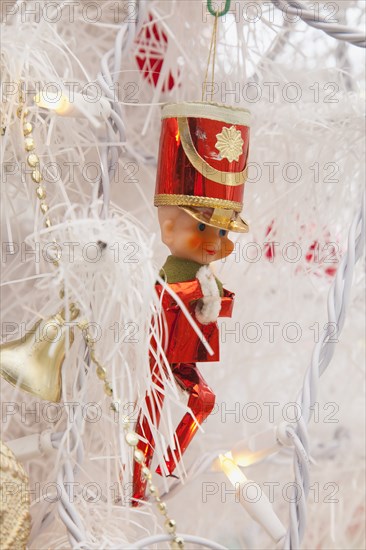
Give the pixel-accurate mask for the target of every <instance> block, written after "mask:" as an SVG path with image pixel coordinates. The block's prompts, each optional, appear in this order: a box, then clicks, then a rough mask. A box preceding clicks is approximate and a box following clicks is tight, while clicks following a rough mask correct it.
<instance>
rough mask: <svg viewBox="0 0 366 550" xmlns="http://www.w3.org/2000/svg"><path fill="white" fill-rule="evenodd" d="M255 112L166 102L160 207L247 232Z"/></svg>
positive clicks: (157, 191) (157, 200)
mask: <svg viewBox="0 0 366 550" xmlns="http://www.w3.org/2000/svg"><path fill="white" fill-rule="evenodd" d="M249 124H250V112H249V111H248V110H246V109H239V108H235V107H231V106H226V105H220V104H217V103H205V102H189V103H171V104H167V105H164V106H163V109H162V127H161V136H160V145H159V160H158V169H157V175H156V189H155V197H154V204H155V206H166V205H175V206H179V207H180V208H182V209H184V210H185V211H186V212H188V213H189V214H190V215H191V216H193V217H194V218H196V219H197V220H199V221H202V222H204V223H206V224H208V225H212V226H214V227H218V228H220V229H226V230H228V231H236V232H239V233H246V232H247V231H248V229H249V228H248V224H247V223H246V222H245V221H244V220H243V219H242V218H241V217H240V216H239V213H240V212H241V211H242V209H243V196H244V184H245V180H246V177H247V162H248V152H249Z"/></svg>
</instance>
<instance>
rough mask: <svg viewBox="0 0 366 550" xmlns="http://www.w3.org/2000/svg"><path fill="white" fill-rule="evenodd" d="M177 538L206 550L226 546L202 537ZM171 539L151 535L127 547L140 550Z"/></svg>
mask: <svg viewBox="0 0 366 550" xmlns="http://www.w3.org/2000/svg"><path fill="white" fill-rule="evenodd" d="M177 536H178V537H182V538H183V539H184V542H191V543H192V544H198V545H199V546H205V547H206V548H211V549H212V550H227V548H226V546H222V545H221V544H218V543H217V542H214V541H212V540H209V539H205V538H203V537H196V536H194V535H180V534H178V535H177ZM171 540H172V538H171V536H170V535H152V536H151V537H146V538H144V539H141V540H139V542H135V543H134V544H133V546H129V547H128V549H129V550H142V549H143V548H147V546H148V545H150V544H156V543H158V542H167V541H171Z"/></svg>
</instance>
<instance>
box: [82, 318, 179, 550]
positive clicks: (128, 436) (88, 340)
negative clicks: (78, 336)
mask: <svg viewBox="0 0 366 550" xmlns="http://www.w3.org/2000/svg"><path fill="white" fill-rule="evenodd" d="M88 325H89V323H88V322H87V321H82V322H80V323H78V325H77V326H78V328H79V329H80V330H81V331H82V334H83V338H84V341H85V344H86V345H87V347H88V350H89V357H90V359H91V361H92V362H93V363H94V365H95V366H96V374H97V376H98V378H99V380H101V382H103V384H104V392H105V393H106V394H107V395H108V397H111V398H112V399H113V388H112V385H111V383H110V382H109V380H108V378H107V371H106V369H105V368H104V367H103V365H101V363H100V362H99V360H98V359H97V357H96V355H95V342H94V340H93V338H92V337H91V335H90V332H89V330H88ZM116 405H117V406H116ZM111 409H112V410H113V411H114V412H117V413H119V402H117V403H116V402H115V401H113V402H112V403H111ZM121 422H122V427H123V430H124V432H125V433H124V436H125V441H126V443H127V445H129V446H130V447H132V448H133V456H134V460H135V461H136V462H138V463H139V464H141V465H142V475H143V476H144V478H145V479H146V481H147V487H148V491H149V493H150V495H151V496H152V497H153V498H154V499H155V503H156V505H157V508H158V510H159V512H160V513H161V514H162V515H163V516H164V517H165V522H164V528H165V530H166V532H167V533H168V534H169V535H171V537H172V541H171V548H172V549H173V550H180V549H183V548H184V540H183V538H182V537H179V536H177V533H176V522H175V520H174V519H172V518H170V517H169V516H168V510H167V505H166V503H165V502H164V501H162V500H161V498H160V497H159V492H158V489H157V488H156V487H155V485H154V484H153V482H152V474H151V471H150V469H149V468H148V467H147V466H146V464H145V457H144V454H143V453H142V451H140V449H137V448H136V447H137V445H138V442H139V438H138V435H137V433H136V432H134V431H133V430H132V429H131V422H130V419H129V418H128V416H124V417H122V418H121Z"/></svg>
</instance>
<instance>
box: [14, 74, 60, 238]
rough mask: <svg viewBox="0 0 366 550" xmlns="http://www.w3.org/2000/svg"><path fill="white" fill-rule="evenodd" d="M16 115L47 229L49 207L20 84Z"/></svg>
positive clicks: (31, 127)
mask: <svg viewBox="0 0 366 550" xmlns="http://www.w3.org/2000/svg"><path fill="white" fill-rule="evenodd" d="M17 115H18V117H19V118H20V120H21V122H22V127H23V136H24V149H25V151H26V152H27V153H29V154H28V155H27V164H28V166H29V167H30V168H32V172H31V178H32V181H33V183H35V184H37V188H36V194H37V197H38V199H39V200H40V201H41V203H40V210H41V212H42V214H43V215H45V219H44V226H45V227H47V228H49V227H51V225H52V224H51V220H50V218H49V217H48V215H46V214H47V212H48V210H49V206H48V204H47V202H46V200H45V199H46V197H47V194H46V189H45V186H44V183H42V180H43V178H42V173H41V171H40V161H39V157H38V155H37V153H35V148H36V145H35V142H34V138H33V135H32V132H33V124H32V123H31V122H29V120H28V119H27V117H28V116H29V109H27V108H26V107H25V102H24V95H23V85H22V84H20V86H19V107H18V109H17Z"/></svg>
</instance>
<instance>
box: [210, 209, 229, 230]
mask: <svg viewBox="0 0 366 550" xmlns="http://www.w3.org/2000/svg"><path fill="white" fill-rule="evenodd" d="M234 213H235V212H234V210H226V209H225V208H214V211H213V213H212V216H211V218H210V223H213V224H217V225H219V226H220V227H223V228H225V229H229V227H230V222H231V220H232V217H233V216H234Z"/></svg>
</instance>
